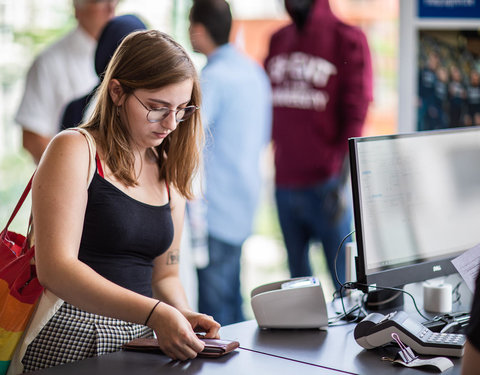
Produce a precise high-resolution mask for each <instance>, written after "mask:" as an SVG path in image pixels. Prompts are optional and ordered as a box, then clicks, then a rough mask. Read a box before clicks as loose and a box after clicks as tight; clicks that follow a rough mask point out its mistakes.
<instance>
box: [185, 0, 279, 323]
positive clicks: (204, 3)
mask: <svg viewBox="0 0 480 375" xmlns="http://www.w3.org/2000/svg"><path fill="white" fill-rule="evenodd" d="M231 24H232V15H231V12H230V7H229V5H228V3H227V2H226V1H224V0H195V1H194V2H193V6H192V8H191V11H190V28H189V31H190V40H191V43H192V46H193V48H194V50H195V51H196V52H200V53H202V54H204V55H205V56H207V64H206V66H205V67H204V68H203V70H202V74H201V83H202V97H203V105H202V115H203V117H202V118H203V123H204V126H205V128H206V146H205V149H204V175H203V184H204V185H203V192H204V195H203V199H202V200H201V201H200V202H203V203H204V204H205V209H204V210H195V211H196V212H198V211H203V212H204V214H205V215H206V223H207V228H206V232H207V233H208V240H207V245H208V256H209V262H208V265H207V266H206V267H204V268H200V269H199V270H198V284H199V295H198V304H199V311H201V312H202V313H205V314H208V315H212V316H213V317H214V318H215V320H217V321H218V322H219V323H220V324H222V325H225V324H231V323H235V322H238V321H242V320H244V317H243V313H242V297H241V293H240V256H241V248H242V244H243V242H244V241H245V240H246V239H247V237H248V236H249V235H250V234H251V231H252V224H253V219H254V214H255V209H256V206H257V203H258V198H259V194H260V185H261V175H260V158H261V153H262V150H263V149H264V148H265V146H266V145H267V143H268V141H269V139H270V131H271V108H272V107H271V94H270V85H269V81H268V77H267V76H266V74H265V72H264V71H263V69H262V68H261V67H260V65H258V64H256V63H255V62H254V61H252V60H250V59H249V58H247V57H246V56H245V55H244V54H243V53H241V52H239V51H238V50H237V49H236V48H235V47H234V46H233V45H231V44H230V43H228V40H229V34H230V28H231ZM198 203H199V202H198V201H197V202H193V203H192V204H198ZM193 220H194V221H196V222H197V223H198V222H200V221H201V220H199V219H198V217H197V218H193ZM204 222H205V221H204ZM196 227H198V226H192V237H193V238H194V239H197V240H198V233H197V234H196V233H195V228H196ZM197 243H198V241H197ZM193 245H194V246H195V242H193Z"/></svg>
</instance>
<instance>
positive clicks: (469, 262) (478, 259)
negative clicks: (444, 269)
mask: <svg viewBox="0 0 480 375" xmlns="http://www.w3.org/2000/svg"><path fill="white" fill-rule="evenodd" d="M452 263H453V265H454V266H455V268H456V269H457V271H458V273H459V274H460V276H462V278H463V280H465V284H467V286H468V289H470V290H471V291H472V293H473V292H474V291H475V281H476V279H477V275H478V267H479V265H480V244H478V245H477V246H474V247H472V248H471V249H470V250H467V251H465V252H464V253H463V254H462V255H459V256H458V257H456V258H455V259H453V260H452Z"/></svg>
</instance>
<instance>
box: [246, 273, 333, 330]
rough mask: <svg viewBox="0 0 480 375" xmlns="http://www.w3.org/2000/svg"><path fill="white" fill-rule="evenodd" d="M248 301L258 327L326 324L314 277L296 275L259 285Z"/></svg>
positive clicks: (325, 314)
mask: <svg viewBox="0 0 480 375" xmlns="http://www.w3.org/2000/svg"><path fill="white" fill-rule="evenodd" d="M251 303H252V309H253V313H254V314H255V319H256V320H257V323H258V326H259V327H260V328H322V329H326V328H327V325H328V316H327V306H326V304H325V298H324V296H323V290H322V285H321V284H320V282H319V281H318V279H317V278H316V277H299V278H295V279H289V280H284V281H278V282H275V283H270V284H265V285H261V286H259V287H257V288H255V289H253V290H252V293H251Z"/></svg>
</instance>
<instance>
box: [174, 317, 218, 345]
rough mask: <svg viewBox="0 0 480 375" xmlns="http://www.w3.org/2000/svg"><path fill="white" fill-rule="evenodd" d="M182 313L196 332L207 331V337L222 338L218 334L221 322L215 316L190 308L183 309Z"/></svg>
mask: <svg viewBox="0 0 480 375" xmlns="http://www.w3.org/2000/svg"><path fill="white" fill-rule="evenodd" d="M181 313H182V314H183V315H184V316H185V318H186V319H187V320H188V321H189V322H190V324H191V326H192V328H193V330H194V331H195V332H205V338H208V339H219V338H220V335H219V334H218V330H219V329H220V324H219V323H217V322H216V321H215V320H214V319H213V317H211V316H209V315H205V314H200V313H197V312H194V311H190V310H182V311H181Z"/></svg>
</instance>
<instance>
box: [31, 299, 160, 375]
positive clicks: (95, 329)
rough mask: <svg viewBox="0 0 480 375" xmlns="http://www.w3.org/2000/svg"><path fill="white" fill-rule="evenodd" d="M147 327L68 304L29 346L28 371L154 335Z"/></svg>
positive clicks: (109, 349)
mask: <svg viewBox="0 0 480 375" xmlns="http://www.w3.org/2000/svg"><path fill="white" fill-rule="evenodd" d="M152 336H153V334H152V330H151V329H150V328H148V327H146V326H143V325H139V324H134V323H128V322H125V321H122V320H118V319H113V318H108V317H105V316H100V315H96V314H92V313H88V312H85V311H82V310H80V309H78V308H76V307H74V306H72V305H70V304H68V303H66V302H65V303H64V304H63V305H62V307H61V308H60V309H59V310H58V312H57V313H56V314H55V315H54V316H53V317H52V318H51V319H50V320H49V322H48V323H47V324H46V325H45V327H43V329H42V330H41V331H40V332H39V334H38V336H37V337H36V338H35V340H33V341H32V343H31V344H30V345H29V346H28V348H27V351H26V353H25V356H24V357H23V359H22V363H23V365H24V372H27V371H35V370H38V369H42V368H46V367H51V366H56V365H60V364H63V363H67V362H73V361H78V360H81V359H85V358H88V357H93V356H97V355H102V354H105V353H111V352H115V351H118V350H120V349H121V346H122V345H123V344H125V343H127V342H128V341H130V340H133V339H134V338H137V337H152Z"/></svg>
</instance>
